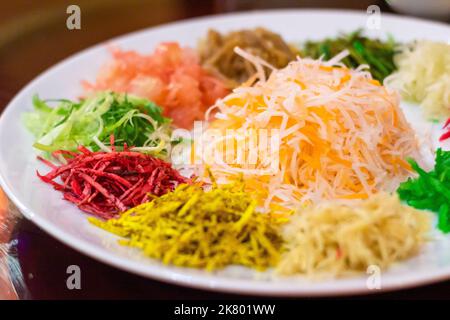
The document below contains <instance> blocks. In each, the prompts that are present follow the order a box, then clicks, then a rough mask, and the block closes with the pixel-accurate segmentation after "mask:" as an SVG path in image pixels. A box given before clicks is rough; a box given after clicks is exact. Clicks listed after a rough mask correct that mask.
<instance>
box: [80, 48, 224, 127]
mask: <svg viewBox="0 0 450 320" xmlns="http://www.w3.org/2000/svg"><path fill="white" fill-rule="evenodd" d="M111 54H112V60H111V61H109V62H108V63H106V64H105V65H104V66H103V68H102V69H101V70H100V72H99V74H98V76H97V80H96V82H95V83H93V84H90V83H88V82H85V83H84V85H85V88H86V89H87V90H88V91H102V90H112V91H115V92H128V93H132V94H135V95H137V96H141V97H145V98H147V99H149V100H151V101H154V102H155V103H156V104H158V105H161V106H163V108H164V115H165V116H167V117H170V118H172V119H173V123H174V124H175V125H176V126H179V127H183V128H190V127H191V126H192V124H193V122H194V121H195V120H199V119H203V115H204V112H205V110H206V109H207V108H208V107H209V106H211V105H212V104H214V102H215V101H216V99H218V98H221V97H223V96H225V95H226V94H227V93H228V89H227V88H225V86H224V84H223V83H222V81H221V80H218V79H216V78H215V77H213V76H211V75H210V74H208V73H207V72H206V71H205V70H204V69H203V68H202V67H201V66H200V64H199V61H198V57H197V55H196V53H195V52H194V51H193V50H192V49H189V48H182V47H180V45H179V44H177V43H172V42H169V43H162V44H160V45H158V46H157V47H156V49H155V51H154V52H153V53H151V54H147V55H145V54H140V53H138V52H135V51H123V50H120V49H118V48H112V50H111Z"/></svg>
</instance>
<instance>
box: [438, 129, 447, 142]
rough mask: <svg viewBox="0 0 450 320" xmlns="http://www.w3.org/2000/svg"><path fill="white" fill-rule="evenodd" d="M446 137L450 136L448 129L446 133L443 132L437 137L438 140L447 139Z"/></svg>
mask: <svg viewBox="0 0 450 320" xmlns="http://www.w3.org/2000/svg"><path fill="white" fill-rule="evenodd" d="M448 138H450V130H449V131H447V132H446V133H444V134H443V135H442V136H441V137H440V138H439V141H444V140H447V139H448Z"/></svg>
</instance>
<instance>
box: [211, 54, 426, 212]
mask: <svg viewBox="0 0 450 320" xmlns="http://www.w3.org/2000/svg"><path fill="white" fill-rule="evenodd" d="M237 51H238V52H240V53H241V54H242V55H244V56H245V57H246V58H248V59H250V61H253V62H254V63H255V65H256V66H257V69H259V70H260V74H259V77H260V78H261V79H262V80H261V81H259V82H258V83H256V84H255V85H254V86H241V87H238V88H236V89H234V90H233V92H232V93H231V94H229V95H228V96H227V97H225V98H224V99H222V100H220V101H218V102H217V103H216V105H215V106H214V107H213V108H216V109H217V110H218V111H217V113H216V115H215V119H214V120H213V121H212V122H211V124H210V128H211V129H212V128H213V129H216V130H220V131H222V132H223V135H224V137H225V139H226V137H227V135H226V130H230V129H234V130H241V131H242V130H244V131H245V130H246V131H247V132H248V131H249V130H251V129H254V130H258V129H261V128H263V129H268V130H270V129H277V130H279V137H280V147H279V166H278V169H277V170H276V172H272V173H271V174H262V173H261V172H258V170H255V169H258V168H261V167H263V166H264V165H266V164H265V163H264V159H258V162H257V163H256V165H255V166H253V167H248V166H245V165H239V164H237V165H229V164H227V163H226V161H222V162H221V161H213V163H209V165H210V166H211V170H212V171H213V174H214V175H215V176H216V177H217V178H218V181H220V182H227V181H234V180H235V179H237V178H238V177H239V175H240V174H241V173H243V174H244V177H245V181H246V186H247V187H248V190H251V191H254V192H256V193H257V194H259V196H260V199H261V203H263V204H264V206H265V208H266V209H267V210H278V209H286V208H288V209H295V208H296V207H297V206H298V205H299V203H301V202H303V203H305V202H316V201H319V200H322V199H358V198H367V197H368V196H369V195H370V194H373V193H375V192H377V191H380V190H387V191H394V190H395V188H396V187H397V186H398V184H399V183H400V182H402V181H403V180H404V179H405V178H406V177H408V176H409V175H410V173H411V168H410V165H409V164H408V163H407V161H405V160H406V159H407V158H409V157H413V158H416V159H418V158H419V157H420V156H419V153H418V147H417V143H416V137H415V133H414V131H413V130H412V128H411V127H410V125H409V124H408V122H407V121H406V119H405V117H404V115H403V113H402V111H401V109H400V108H399V99H398V96H397V95H396V94H395V93H394V92H391V91H389V90H388V89H386V88H385V87H383V86H381V85H380V84H379V82H378V81H376V80H373V79H372V78H371V75H370V73H369V72H367V71H364V70H362V69H361V68H358V69H356V70H351V69H348V68H346V67H345V66H343V65H341V64H339V63H338V60H339V59H340V58H342V57H343V56H345V54H346V53H345V52H343V53H342V54H340V55H338V56H337V57H335V58H334V59H331V60H330V61H328V62H322V61H320V60H311V59H298V61H295V62H291V63H290V64H289V65H288V66H287V67H286V68H284V69H281V70H275V71H274V72H273V73H272V74H271V76H270V78H269V79H268V80H267V81H264V77H265V74H264V72H263V71H262V70H261V68H260V66H261V64H265V62H263V61H261V60H260V59H258V58H256V57H253V56H251V55H249V54H248V53H246V52H243V51H241V50H237ZM222 140H224V138H223V137H222ZM219 145H220V146H221V147H222V145H223V144H217V146H219ZM231 145H233V144H231ZM234 145H235V147H234V148H235V149H237V150H235V151H236V152H235V154H244V155H245V154H246V152H248V150H247V148H248V144H236V143H235V144H234ZM236 145H237V146H236ZM214 147H215V144H214V143H212V145H211V146H210V148H214ZM239 148H242V149H243V150H239ZM213 151H214V150H213ZM213 151H211V153H213ZM228 151H229V150H227V152H228Z"/></svg>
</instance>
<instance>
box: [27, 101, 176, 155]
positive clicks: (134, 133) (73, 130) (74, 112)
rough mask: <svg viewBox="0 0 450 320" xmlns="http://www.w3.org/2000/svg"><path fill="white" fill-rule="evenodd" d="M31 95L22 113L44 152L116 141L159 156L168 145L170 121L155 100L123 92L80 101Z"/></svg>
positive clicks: (94, 148) (103, 146)
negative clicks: (30, 102)
mask: <svg viewBox="0 0 450 320" xmlns="http://www.w3.org/2000/svg"><path fill="white" fill-rule="evenodd" d="M57 101H58V105H57V106H56V107H51V106H50V105H49V104H48V102H50V101H48V102H46V101H44V100H41V99H39V98H38V97H37V96H35V97H34V98H33V104H34V109H35V110H34V111H33V112H28V113H25V114H24V115H23V118H24V122H25V125H26V126H27V128H28V129H29V130H30V131H31V132H32V133H33V134H34V135H35V136H36V138H37V140H36V142H35V143H34V145H33V146H34V147H35V148H36V149H38V150H41V151H44V152H46V153H51V152H54V151H57V150H70V151H76V150H77V148H78V146H79V145H84V146H86V147H87V148H89V149H91V150H92V151H98V150H103V151H110V150H111V147H112V146H107V144H108V143H109V141H110V135H114V137H115V142H116V143H117V144H119V145H120V146H122V145H128V146H130V147H133V146H139V148H138V149H137V150H139V151H142V152H150V153H152V154H154V155H158V156H161V157H165V156H168V152H169V148H170V130H169V123H170V120H169V119H166V118H164V117H163V116H162V111H161V108H159V107H158V106H157V105H155V104H154V103H152V102H150V101H148V100H146V99H142V98H138V97H135V96H131V95H126V94H118V93H112V92H100V93H97V94H95V95H93V96H91V97H89V98H87V99H85V100H82V101H81V102H73V101H69V100H57Z"/></svg>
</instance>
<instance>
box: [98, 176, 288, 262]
mask: <svg viewBox="0 0 450 320" xmlns="http://www.w3.org/2000/svg"><path fill="white" fill-rule="evenodd" d="M255 208H256V202H255V201H254V200H253V199H252V197H251V195H250V194H248V193H246V192H244V188H243V184H242V182H238V183H235V184H232V185H226V186H213V188H212V189H211V190H209V191H205V190H204V189H202V188H201V187H200V186H199V185H186V184H184V185H180V186H178V187H177V188H176V189H175V191H173V192H170V193H167V194H166V195H164V196H162V197H160V198H156V199H154V200H153V201H152V202H149V203H145V204H142V205H140V206H137V207H135V208H132V209H130V210H128V211H127V212H125V213H123V214H122V215H121V216H120V217H119V218H117V219H111V220H108V221H101V220H98V219H94V218H91V219H90V221H91V222H92V223H94V224H95V225H97V226H99V227H100V228H103V229H105V230H108V231H110V232H112V233H115V234H117V235H119V236H122V237H126V238H127V239H126V240H120V243H121V244H124V245H128V246H132V247H137V248H139V249H141V250H142V251H143V252H144V254H145V255H147V256H149V257H152V258H156V259H159V260H161V261H162V262H163V263H165V264H174V265H177V266H183V267H193V268H204V269H206V270H209V271H211V270H215V269H220V268H223V267H225V266H227V265H231V264H236V265H244V266H248V267H252V268H256V269H259V270H263V269H266V268H267V267H270V266H273V265H275V264H276V263H277V261H278V258H279V252H280V248H281V245H282V239H281V236H280V235H279V234H278V230H277V228H276V225H277V223H278V222H279V221H280V219H279V218H275V217H272V216H271V215H269V214H262V213H260V212H257V211H256V209H255Z"/></svg>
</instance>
